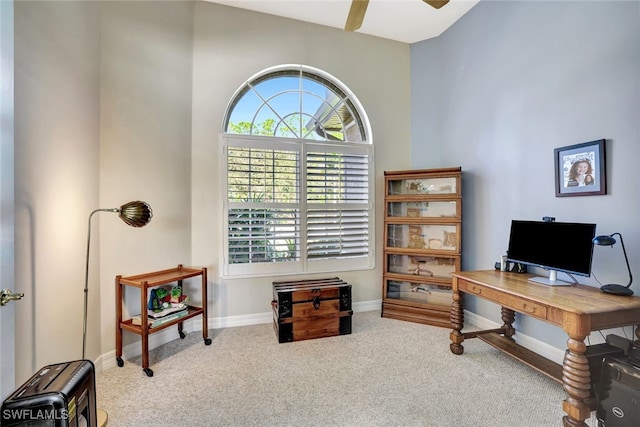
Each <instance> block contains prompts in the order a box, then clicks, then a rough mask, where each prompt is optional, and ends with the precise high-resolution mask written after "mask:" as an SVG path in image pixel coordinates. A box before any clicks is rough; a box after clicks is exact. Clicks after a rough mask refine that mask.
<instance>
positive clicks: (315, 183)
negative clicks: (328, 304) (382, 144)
mask: <svg viewBox="0 0 640 427" xmlns="http://www.w3.org/2000/svg"><path fill="white" fill-rule="evenodd" d="M306 159H307V164H306V167H307V174H306V176H307V223H306V233H307V257H308V259H331V258H346V257H356V256H367V255H368V252H369V212H368V211H369V200H368V199H369V172H368V169H369V168H368V166H369V165H368V163H369V160H368V156H367V155H366V154H349V153H340V152H309V153H307V155H306Z"/></svg>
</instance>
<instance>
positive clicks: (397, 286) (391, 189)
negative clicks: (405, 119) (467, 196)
mask: <svg viewBox="0 0 640 427" xmlns="http://www.w3.org/2000/svg"><path fill="white" fill-rule="evenodd" d="M384 175H385V200H384V210H385V212H384V214H385V215H384V233H383V236H384V237H383V239H384V240H383V278H382V311H381V314H382V317H388V318H393V319H399V320H406V321H411V322H417V323H423V324H429V325H434V326H441V327H450V326H451V324H450V319H449V317H450V316H449V314H450V310H451V301H452V299H451V298H452V297H451V286H452V277H451V274H450V273H452V272H457V271H460V269H461V253H462V187H461V186H462V169H461V168H460V167H454V168H438V169H419V170H401V171H385V173H384ZM443 183H444V184H447V183H449V184H453V185H451V188H448V187H447V186H446V185H445V186H444V187H442V188H438V184H443ZM428 184H435V185H434V186H433V189H432V188H431V186H429V185H428ZM432 190H433V191H432ZM430 204H431V205H430ZM453 204H455V206H454V205H453ZM431 206H436V208H434V209H435V212H434V213H433V214H430V213H429V209H431ZM438 212H441V214H440V215H439V214H438ZM438 228H441V229H443V230H444V229H446V230H452V229H454V228H455V230H456V231H455V235H454V236H453V235H452V233H451V232H448V233H444V232H443V233H444V234H445V238H429V236H426V237H425V236H424V234H425V232H426V233H428V232H429V230H431V229H433V230H438ZM390 229H391V230H392V231H391V232H390ZM407 229H408V230H409V232H408V234H409V235H410V237H409V240H407V242H406V244H404V245H403V243H402V239H403V237H404V238H405V240H406V236H403V235H400V236H395V235H391V233H392V232H396V231H398V230H404V231H406V230H407ZM412 231H413V233H414V235H411V232H412ZM413 238H415V239H416V240H414V241H412V240H411V239H413ZM443 241H447V244H446V245H443ZM399 260H400V261H402V260H404V264H403V263H402V262H400V261H399ZM430 267H436V268H433V270H434V271H431V270H430V269H429V268H430ZM436 269H437V270H440V272H436ZM430 274H432V275H430ZM406 288H411V291H413V290H415V289H418V290H419V291H418V292H424V293H422V294H418V293H416V295H415V296H413V295H410V294H408V293H407V291H406ZM407 295H410V296H407ZM421 298H422V299H421Z"/></svg>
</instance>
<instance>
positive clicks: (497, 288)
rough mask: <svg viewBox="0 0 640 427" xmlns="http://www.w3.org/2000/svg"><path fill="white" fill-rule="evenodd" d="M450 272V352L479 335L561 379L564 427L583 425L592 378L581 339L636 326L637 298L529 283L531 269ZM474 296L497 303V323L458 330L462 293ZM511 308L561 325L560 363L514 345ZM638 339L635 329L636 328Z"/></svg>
mask: <svg viewBox="0 0 640 427" xmlns="http://www.w3.org/2000/svg"><path fill="white" fill-rule="evenodd" d="M452 275H453V285H452V288H453V302H452V304H451V326H452V327H453V331H451V334H450V337H451V345H450V348H451V352H453V353H454V354H462V353H463V351H464V347H463V346H462V343H463V341H464V340H465V339H466V338H476V337H477V338H480V339H482V340H483V341H486V342H487V343H489V344H491V345H493V346H494V347H496V348H498V349H500V350H502V351H504V352H506V353H508V354H510V355H512V356H514V357H516V358H517V359H519V360H521V361H522V362H524V363H526V364H528V365H529V366H531V367H533V368H535V369H537V370H538V371H540V372H542V373H544V374H545V375H548V376H550V377H551V378H553V379H555V380H557V381H559V382H561V383H562V386H563V389H564V390H565V391H566V392H567V397H566V399H565V400H564V401H563V402H562V409H563V410H564V412H566V414H567V415H565V416H564V417H563V419H562V422H563V425H564V426H586V425H587V424H586V423H585V421H584V420H586V419H587V418H589V416H590V414H591V408H590V402H589V396H590V388H591V377H590V373H589V364H588V361H587V358H586V357H585V351H586V345H585V342H584V340H585V338H586V337H587V336H588V335H589V334H590V333H591V332H592V331H597V330H601V329H608V328H615V327H621V326H628V325H640V298H638V297H624V296H617V295H610V294H605V293H603V292H601V291H600V290H599V289H598V288H595V287H591V286H585V285H571V286H556V287H552V286H547V285H542V284H537V283H534V282H529V281H528V279H529V278H530V277H532V275H531V274H516V273H505V272H500V271H497V270H487V271H463V272H456V273H452ZM463 293H467V294H470V295H475V296H478V297H480V298H483V299H486V300H488V301H491V302H494V303H496V304H500V305H501V306H502V321H503V322H504V325H503V326H502V327H501V328H497V329H492V330H487V331H473V332H462V328H463V326H464V314H463V306H462V294H463ZM515 312H518V313H522V314H526V315H527V316H532V317H534V318H536V319H540V320H543V321H545V322H547V323H551V324H553V325H557V326H560V327H561V328H562V329H563V330H564V331H565V332H566V333H567V335H568V336H569V339H568V341H567V351H566V352H565V356H564V361H563V363H562V366H560V365H558V364H556V363H554V362H552V361H550V360H547V359H545V358H544V357H542V356H540V355H538V354H536V353H534V352H532V351H530V350H527V349H525V348H524V347H521V346H519V345H518V344H516V343H515V342H514V340H513V338H512V337H513V335H514V334H515V329H514V328H513V322H514V320H515ZM635 335H636V341H637V342H638V343H640V328H636V329H635Z"/></svg>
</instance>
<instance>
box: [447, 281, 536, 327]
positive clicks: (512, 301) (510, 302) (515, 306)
mask: <svg viewBox="0 0 640 427" xmlns="http://www.w3.org/2000/svg"><path fill="white" fill-rule="evenodd" d="M458 288H459V289H460V290H461V291H463V292H467V293H469V294H472V295H477V296H479V297H481V298H485V299H488V300H489V301H492V302H495V303H496V304H500V305H501V306H503V307H508V308H510V309H512V310H515V311H518V312H520V313H524V314H526V315H529V316H533V317H537V318H539V319H542V320H546V318H547V307H546V306H544V305H542V304H539V303H537V302H534V301H530V300H526V299H523V298H517V297H515V296H511V295H507V294H504V293H501V292H498V291H495V290H493V289H490V288H487V287H486V286H480V285H478V284H475V283H470V282H466V281H464V280H461V281H459V282H458Z"/></svg>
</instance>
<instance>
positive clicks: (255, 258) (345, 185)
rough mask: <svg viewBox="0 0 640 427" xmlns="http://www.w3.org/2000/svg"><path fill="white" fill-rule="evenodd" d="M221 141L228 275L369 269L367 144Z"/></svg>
mask: <svg viewBox="0 0 640 427" xmlns="http://www.w3.org/2000/svg"><path fill="white" fill-rule="evenodd" d="M221 138H222V140H223V143H222V147H223V149H224V153H225V156H224V157H225V159H226V161H225V169H226V177H225V178H226V179H225V181H226V189H227V191H226V200H225V211H226V222H225V229H226V239H225V244H226V248H227V255H226V258H225V262H224V266H225V268H224V271H225V274H226V275H230V276H234V275H260V274H275V273H278V274H283V273H287V272H289V273H298V272H304V271H312V272H321V271H338V270H350V269H356V268H369V267H371V266H372V265H373V256H372V253H373V251H372V249H371V247H370V245H371V239H372V235H373V221H372V217H373V204H372V203H371V199H372V197H373V196H372V185H371V182H372V174H373V172H372V170H371V169H372V168H371V164H372V157H373V148H372V146H371V145H368V144H358V145H353V144H349V143H318V142H311V141H307V140H291V139H287V140H279V139H274V138H270V139H268V140H267V139H264V138H259V137H250V136H241V135H223V136H222V137H221ZM301 159H305V161H304V162H303V161H301Z"/></svg>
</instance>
